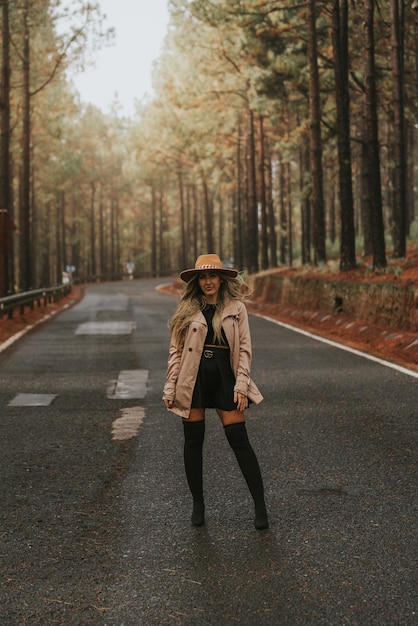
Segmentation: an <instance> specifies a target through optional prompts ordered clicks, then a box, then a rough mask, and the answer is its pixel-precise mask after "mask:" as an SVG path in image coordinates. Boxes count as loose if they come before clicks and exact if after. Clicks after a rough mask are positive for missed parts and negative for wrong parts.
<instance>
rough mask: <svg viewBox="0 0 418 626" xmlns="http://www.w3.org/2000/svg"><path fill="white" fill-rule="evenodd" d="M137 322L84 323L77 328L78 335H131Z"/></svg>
mask: <svg viewBox="0 0 418 626" xmlns="http://www.w3.org/2000/svg"><path fill="white" fill-rule="evenodd" d="M134 328H135V322H84V323H83V324H80V325H79V326H77V329H76V331H75V334H76V335H130V334H131V333H132V331H133V329H134Z"/></svg>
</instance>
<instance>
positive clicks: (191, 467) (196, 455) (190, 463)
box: [183, 409, 205, 526]
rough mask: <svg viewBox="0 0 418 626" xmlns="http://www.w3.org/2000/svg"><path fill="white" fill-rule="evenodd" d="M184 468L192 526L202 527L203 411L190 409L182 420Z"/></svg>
mask: <svg viewBox="0 0 418 626" xmlns="http://www.w3.org/2000/svg"><path fill="white" fill-rule="evenodd" d="M183 431H184V468H185V470H186V478H187V483H188V485H189V489H190V491H191V494H192V497H193V512H192V524H194V525H195V526H202V525H203V524H204V522H205V505H204V498H203V467H202V465H203V463H202V461H203V441H204V438H205V411H204V410H203V409H192V410H191V412H190V417H189V419H188V420H183Z"/></svg>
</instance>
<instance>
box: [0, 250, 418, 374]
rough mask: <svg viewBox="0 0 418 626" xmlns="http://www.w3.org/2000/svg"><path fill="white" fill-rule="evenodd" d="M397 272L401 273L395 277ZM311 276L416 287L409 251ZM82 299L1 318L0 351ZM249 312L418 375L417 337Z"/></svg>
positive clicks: (417, 275)
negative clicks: (377, 268) (377, 267)
mask: <svg viewBox="0 0 418 626" xmlns="http://www.w3.org/2000/svg"><path fill="white" fill-rule="evenodd" d="M400 270H402V271H401V272H400ZM302 271H303V273H304V275H305V276H306V275H308V274H309V273H310V272H309V273H307V271H306V269H303V270H299V269H293V268H288V269H283V270H281V273H284V272H285V273H288V274H289V275H296V273H297V272H302ZM311 272H312V274H313V275H315V276H316V277H318V276H321V277H323V279H324V280H327V279H336V278H338V279H339V280H347V281H353V282H359V281H362V280H367V281H368V282H370V281H382V282H399V283H402V282H404V281H407V282H408V283H409V284H411V283H416V284H418V248H414V249H413V250H412V251H410V252H409V253H408V258H407V259H406V260H404V261H398V260H397V261H396V263H395V262H390V263H389V267H388V269H387V270H386V271H385V272H373V271H370V269H369V268H368V266H367V264H366V263H363V264H362V265H361V266H360V267H358V268H357V269H355V270H352V271H350V272H344V273H340V272H338V271H333V270H332V269H331V268H327V269H324V268H322V269H321V270H316V269H313V270H311ZM179 287H180V285H179V283H178V282H177V281H174V282H173V283H172V284H169V285H168V286H167V288H166V291H167V292H169V293H174V294H178V293H179ZM82 297H83V287H80V286H74V288H73V291H72V293H71V294H70V295H68V296H67V297H65V298H63V299H62V300H61V301H60V302H58V303H55V304H51V305H48V306H46V307H40V308H39V309H38V308H35V309H34V310H33V311H31V310H29V309H26V311H25V314H24V315H23V316H22V317H21V316H19V315H17V314H15V317H14V318H13V319H11V320H9V319H7V318H5V317H3V318H0V347H1V344H2V343H4V342H5V341H6V340H7V339H9V338H10V337H12V336H13V335H15V334H16V333H18V332H20V331H21V330H25V329H26V328H27V327H31V326H33V325H35V324H38V323H40V322H41V321H43V320H44V319H45V318H46V317H47V316H49V315H50V314H56V313H58V312H59V311H61V310H63V308H67V307H68V306H71V305H73V304H75V303H76V302H78V301H79V300H80V299H81V298H82ZM249 310H250V311H251V312H254V313H258V314H262V315H266V316H268V317H271V318H274V319H277V320H278V321H282V322H285V323H288V324H291V325H293V326H297V327H299V328H303V329H305V330H308V331H310V332H312V333H313V334H317V335H320V336H323V337H326V338H328V339H331V340H333V341H336V342H340V343H343V344H345V345H348V346H350V347H352V348H356V349H357V350H362V351H364V352H367V353H369V354H373V355H374V356H377V357H380V358H383V359H386V360H388V361H390V362H392V363H397V364H398V365H401V366H404V367H407V368H409V369H412V370H414V371H416V372H418V333H408V332H404V331H402V330H396V329H393V328H385V327H382V326H376V325H373V324H368V323H367V324H366V323H364V322H362V321H361V320H353V319H350V318H348V317H347V316H345V315H344V314H337V313H330V312H328V311H327V312H324V311H319V312H318V311H317V312H312V311H304V310H302V309H296V308H291V307H288V306H285V305H278V304H270V303H269V304H264V303H261V302H254V303H252V304H250V305H249Z"/></svg>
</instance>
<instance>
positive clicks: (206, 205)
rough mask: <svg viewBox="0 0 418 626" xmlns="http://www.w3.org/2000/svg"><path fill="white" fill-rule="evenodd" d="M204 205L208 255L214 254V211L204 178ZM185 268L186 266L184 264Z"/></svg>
mask: <svg viewBox="0 0 418 626" xmlns="http://www.w3.org/2000/svg"><path fill="white" fill-rule="evenodd" d="M203 203H204V215H205V231H206V251H207V253H208V254H212V253H213V252H214V249H213V229H212V221H213V220H212V211H211V205H210V200H209V190H208V185H207V182H206V178H205V177H203ZM183 267H186V265H184V264H183Z"/></svg>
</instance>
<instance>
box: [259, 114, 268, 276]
mask: <svg viewBox="0 0 418 626" xmlns="http://www.w3.org/2000/svg"><path fill="white" fill-rule="evenodd" d="M258 134H259V137H258V141H259V161H258V181H259V189H260V194H259V197H260V208H261V268H262V269H263V270H266V269H268V267H269V257H268V235H267V202H266V197H267V196H266V162H265V149H264V146H265V139H264V120H263V116H262V115H260V116H259V118H258Z"/></svg>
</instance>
